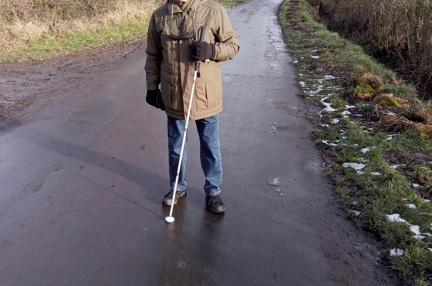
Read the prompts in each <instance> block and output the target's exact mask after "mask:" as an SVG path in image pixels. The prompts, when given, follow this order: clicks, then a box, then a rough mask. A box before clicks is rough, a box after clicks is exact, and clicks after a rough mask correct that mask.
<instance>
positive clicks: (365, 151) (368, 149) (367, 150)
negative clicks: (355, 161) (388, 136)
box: [361, 147, 371, 154]
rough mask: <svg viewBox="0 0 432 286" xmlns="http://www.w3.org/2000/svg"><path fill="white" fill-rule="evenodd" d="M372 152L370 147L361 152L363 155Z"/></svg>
mask: <svg viewBox="0 0 432 286" xmlns="http://www.w3.org/2000/svg"><path fill="white" fill-rule="evenodd" d="M370 150H371V148H370V147H366V148H363V149H361V152H362V153H363V154H366V153H367V152H369V151H370Z"/></svg>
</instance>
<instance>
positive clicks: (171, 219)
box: [165, 216, 174, 223]
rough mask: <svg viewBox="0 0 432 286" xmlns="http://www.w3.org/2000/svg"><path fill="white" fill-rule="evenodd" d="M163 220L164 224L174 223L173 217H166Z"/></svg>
mask: <svg viewBox="0 0 432 286" xmlns="http://www.w3.org/2000/svg"><path fill="white" fill-rule="evenodd" d="M165 220H166V222H169V223H172V222H174V217H172V216H167V217H166V218H165Z"/></svg>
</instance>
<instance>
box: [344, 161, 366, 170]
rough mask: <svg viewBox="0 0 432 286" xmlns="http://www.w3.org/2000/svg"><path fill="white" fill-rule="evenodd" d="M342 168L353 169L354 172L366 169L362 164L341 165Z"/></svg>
mask: <svg viewBox="0 0 432 286" xmlns="http://www.w3.org/2000/svg"><path fill="white" fill-rule="evenodd" d="M342 167H344V168H348V167H349V168H353V169H354V170H356V171H359V170H361V169H363V168H364V167H366V165H364V164H357V163H343V164H342Z"/></svg>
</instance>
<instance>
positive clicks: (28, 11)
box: [0, 0, 243, 62]
mask: <svg viewBox="0 0 432 286" xmlns="http://www.w3.org/2000/svg"><path fill="white" fill-rule="evenodd" d="M164 2H165V0H93V1H87V0H77V1H69V0H10V1H0V24H1V25H0V62H21V61H28V60H44V59H48V58H52V57H55V56H61V55H66V54H72V53H76V52H82V51H85V50H88V49H94V48H100V47H104V46H105V47H106V46H110V45H114V44H125V43H134V42H137V41H141V40H143V39H144V37H145V34H146V32H147V28H148V23H149V19H150V16H151V13H152V12H153V10H154V9H155V8H157V7H158V6H160V5H161V4H162V3H164ZM220 2H221V3H222V4H223V5H225V6H230V5H233V4H234V3H238V2H243V1H242V0H222V1H220Z"/></svg>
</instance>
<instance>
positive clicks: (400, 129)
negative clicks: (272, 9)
mask: <svg viewBox="0 0 432 286" xmlns="http://www.w3.org/2000/svg"><path fill="white" fill-rule="evenodd" d="M318 2H319V1H313V0H310V1H309V2H308V1H306V0H286V1H285V2H284V4H283V5H282V7H281V10H280V15H279V16H280V21H281V24H282V29H283V33H284V35H285V40H286V44H287V46H288V48H289V50H290V54H291V55H292V56H293V58H294V63H295V64H296V67H297V70H298V80H299V84H300V86H301V87H302V89H303V92H304V96H305V99H306V100H307V101H308V102H310V103H311V104H313V105H316V106H317V107H318V108H319V112H318V113H316V114H311V115H310V119H311V120H312V122H314V124H315V125H316V128H315V132H314V140H315V142H316V144H317V145H318V146H319V148H320V149H321V150H322V154H323V158H324V160H325V166H326V167H325V170H326V173H327V175H328V176H329V177H330V178H331V179H332V180H333V182H334V184H335V186H336V189H337V191H338V193H339V194H340V196H341V198H342V199H343V201H344V202H345V206H346V209H347V211H348V215H349V216H351V217H352V219H353V220H354V221H355V222H356V223H357V224H358V226H359V227H362V228H364V229H366V230H368V231H372V232H374V233H376V235H377V238H378V239H379V241H380V242H381V248H382V249H383V252H382V254H383V257H384V259H386V260H388V264H389V265H390V266H391V267H393V268H396V269H398V270H399V273H400V276H401V278H403V279H404V281H406V282H407V284H409V285H430V284H431V281H432V280H431V276H432V234H431V233H432V204H431V201H430V200H431V199H432V136H431V135H432V134H431V133H430V131H431V124H432V120H431V119H432V117H431V116H432V112H431V111H432V109H431V106H432V102H431V101H427V100H426V101H425V100H423V101H422V100H421V99H420V96H419V95H418V92H417V90H416V88H415V87H414V85H413V84H409V83H408V82H405V81H403V80H401V79H400V78H399V77H398V75H397V74H396V73H395V72H394V71H392V70H390V69H388V68H386V67H385V66H384V65H383V64H380V63H379V62H378V61H377V60H376V59H374V58H372V57H371V56H368V55H367V54H366V53H365V52H364V49H365V47H362V46H359V45H357V44H355V43H353V42H351V41H349V40H347V39H345V38H343V37H342V36H341V35H340V34H338V33H336V32H332V31H330V30H328V29H327V27H326V26H325V25H324V24H323V23H321V22H320V17H319V13H318V8H317V5H313V4H318ZM366 6H367V5H366ZM353 18H356V19H357V18H358V17H353Z"/></svg>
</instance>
